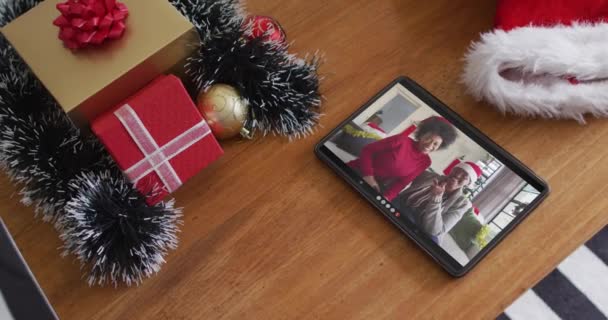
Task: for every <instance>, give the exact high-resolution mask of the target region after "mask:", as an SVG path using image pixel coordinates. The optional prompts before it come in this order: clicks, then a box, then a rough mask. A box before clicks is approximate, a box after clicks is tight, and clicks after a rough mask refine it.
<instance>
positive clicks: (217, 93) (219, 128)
mask: <svg viewBox="0 0 608 320" xmlns="http://www.w3.org/2000/svg"><path fill="white" fill-rule="evenodd" d="M197 105H198V109H199V111H200V112H201V114H202V115H203V117H204V118H205V120H207V123H209V127H211V131H212V132H213V134H214V135H215V137H216V138H218V139H229V138H233V137H236V136H237V135H239V134H241V135H242V136H243V137H246V138H248V137H250V133H249V132H248V131H247V130H246V129H245V128H244V127H243V125H244V123H245V120H247V113H248V112H249V107H248V105H247V103H246V102H245V101H243V99H242V98H241V96H240V95H239V93H238V91H237V90H236V89H235V88H233V87H231V86H229V85H226V84H216V85H213V86H211V88H209V90H207V92H201V93H200V94H199V96H198V99H197Z"/></svg>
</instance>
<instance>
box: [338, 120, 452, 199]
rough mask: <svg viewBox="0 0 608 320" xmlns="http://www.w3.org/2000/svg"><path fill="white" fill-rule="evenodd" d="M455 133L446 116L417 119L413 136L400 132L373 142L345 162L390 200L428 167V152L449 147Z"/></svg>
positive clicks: (429, 163)
mask: <svg viewBox="0 0 608 320" xmlns="http://www.w3.org/2000/svg"><path fill="white" fill-rule="evenodd" d="M456 136H457V133H456V129H454V127H453V126H452V125H451V124H450V123H449V122H448V121H447V120H446V119H444V118H441V117H431V118H428V119H426V120H424V121H422V122H421V123H420V125H419V126H418V129H417V130H416V132H415V134H414V139H412V138H410V137H409V136H408V135H406V134H403V133H402V134H397V135H394V136H392V137H388V138H386V139H382V140H380V141H377V142H373V143H371V144H369V145H367V146H365V147H364V148H363V150H362V151H361V155H360V156H359V158H358V159H357V160H354V161H352V162H350V163H349V164H348V165H349V166H350V167H351V168H353V169H355V170H356V171H358V172H359V173H360V174H361V176H362V177H363V180H365V182H367V183H368V184H369V185H370V186H371V187H372V188H374V189H376V190H377V191H378V192H380V193H382V194H383V195H384V197H385V198H386V199H388V200H389V201H392V200H393V199H394V198H395V197H397V195H398V194H399V192H401V191H402V190H403V189H404V188H405V187H406V186H407V185H408V184H410V183H411V182H412V181H413V180H414V179H416V177H418V176H419V175H420V174H421V173H422V172H424V171H425V170H426V169H428V168H429V167H430V165H431V158H430V157H429V153H431V152H434V151H436V150H440V149H445V148H447V147H449V146H450V145H451V144H452V143H454V141H455V140H456Z"/></svg>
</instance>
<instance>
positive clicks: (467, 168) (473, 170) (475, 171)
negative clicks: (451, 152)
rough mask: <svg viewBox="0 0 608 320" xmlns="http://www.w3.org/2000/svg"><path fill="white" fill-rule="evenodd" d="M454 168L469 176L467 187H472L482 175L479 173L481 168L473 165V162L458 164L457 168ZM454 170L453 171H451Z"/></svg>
mask: <svg viewBox="0 0 608 320" xmlns="http://www.w3.org/2000/svg"><path fill="white" fill-rule="evenodd" d="M454 168H458V169H462V170H463V171H464V172H466V173H467V175H468V176H469V179H470V180H471V181H470V182H469V185H473V184H474V183H475V182H476V181H477V179H479V177H481V174H482V173H483V172H482V171H481V168H480V167H479V166H478V165H477V164H475V163H473V162H469V161H467V162H461V163H459V164H458V165H457V166H455V167H454ZM452 170H454V169H452Z"/></svg>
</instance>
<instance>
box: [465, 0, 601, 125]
mask: <svg viewBox="0 0 608 320" xmlns="http://www.w3.org/2000/svg"><path fill="white" fill-rule="evenodd" d="M495 22H496V29H495V30H493V31H491V32H488V33H484V34H482V36H481V40H480V41H479V42H476V43H473V45H472V46H471V48H470V51H469V52H468V54H467V55H466V67H465V72H464V77H463V80H464V82H465V84H466V85H467V86H468V88H469V90H470V92H471V93H472V94H473V95H475V96H476V97H477V98H478V99H486V100H487V101H488V102H490V103H492V104H494V105H495V106H496V107H497V108H498V109H500V110H501V111H502V112H513V113H516V114H521V115H525V116H542V117H547V118H571V119H576V120H578V121H580V122H584V118H583V116H584V114H592V115H595V116H603V117H606V116H608V0H498V7H497V13H496V21H495Z"/></svg>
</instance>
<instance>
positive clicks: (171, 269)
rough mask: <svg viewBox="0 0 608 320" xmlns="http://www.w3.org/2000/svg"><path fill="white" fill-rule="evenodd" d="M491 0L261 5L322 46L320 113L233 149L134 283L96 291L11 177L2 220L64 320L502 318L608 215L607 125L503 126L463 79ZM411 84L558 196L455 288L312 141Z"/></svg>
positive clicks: (300, 48) (2, 185) (487, 22)
mask: <svg viewBox="0 0 608 320" xmlns="http://www.w3.org/2000/svg"><path fill="white" fill-rule="evenodd" d="M493 6H494V4H493V1H486V0H469V1H449V0H431V1H417V0H376V1H363V0H352V1H348V2H344V1H338V0H330V1H327V0H324V1H323V0H308V1H301V0H282V1H271V0H266V1H264V0H250V2H249V3H248V9H249V11H250V12H253V13H258V14H264V15H271V16H274V17H276V18H277V19H278V20H279V21H281V23H282V24H283V26H284V27H285V29H286V30H287V33H288V36H289V38H290V40H295V44H294V46H293V50H294V52H300V53H303V52H306V51H314V50H316V49H320V50H321V51H322V52H324V53H325V58H326V63H325V65H324V66H323V68H322V72H323V74H324V75H325V81H324V83H323V91H324V94H325V97H326V101H325V110H324V112H325V116H324V117H323V119H322V126H320V127H319V130H318V132H317V133H316V134H315V135H314V136H311V137H309V138H306V139H303V140H300V141H296V142H293V143H288V142H287V141H285V140H282V139H279V138H274V137H268V138H266V139H263V140H260V141H255V142H229V143H225V144H224V147H225V149H226V155H225V156H224V157H223V158H222V159H221V160H220V161H219V162H217V163H216V164H214V165H213V166H212V167H211V168H209V169H208V170H206V171H204V172H203V173H201V174H200V175H198V176H197V177H196V178H194V179H193V180H191V181H189V182H188V183H187V185H186V186H185V187H183V188H182V189H181V190H180V191H179V192H178V193H176V195H175V196H176V198H177V200H178V202H179V204H180V205H181V206H184V207H185V218H184V225H183V228H182V232H181V234H180V246H179V248H178V249H177V250H176V251H174V252H172V253H171V254H170V255H169V256H168V258H167V264H166V265H165V266H164V267H163V269H162V270H161V272H160V273H159V274H158V275H157V276H156V277H154V278H151V279H149V280H147V281H146V282H145V283H144V284H143V285H141V286H139V287H135V288H122V287H120V288H97V287H94V288H89V287H88V286H87V285H86V283H85V281H84V280H82V279H81V278H80V277H81V271H80V269H79V265H78V263H77V262H76V261H74V259H73V257H68V258H61V257H60V256H59V251H58V250H57V248H58V247H59V246H60V245H61V243H60V241H59V239H58V236H57V233H56V232H55V231H54V230H53V228H52V226H51V225H49V224H45V223H43V222H41V221H40V220H39V219H35V218H34V213H33V211H32V210H31V209H30V208H25V207H23V206H21V205H20V204H19V203H18V196H16V195H15V194H16V192H17V190H18V189H17V188H16V187H15V186H11V185H10V184H9V183H8V182H7V180H6V178H5V177H2V178H1V179H0V216H1V217H2V218H3V219H4V220H5V221H6V223H7V225H8V227H9V229H10V230H11V231H12V233H13V234H14V236H15V238H16V242H17V244H18V246H19V248H20V249H21V250H22V251H23V254H24V256H25V258H26V259H27V260H28V262H29V264H30V266H31V268H32V269H33V272H34V274H35V275H36V276H37V278H38V280H39V282H40V284H41V286H42V288H43V289H44V290H45V291H46V293H47V294H48V296H49V299H50V301H51V303H52V304H53V305H54V307H55V308H56V310H57V312H58V314H59V315H60V316H61V317H62V318H63V319H243V318H246V319H299V318H304V319H446V318H450V319H491V318H494V317H495V316H496V315H497V314H498V313H500V312H501V311H502V310H503V309H504V308H505V307H506V306H508V305H509V304H510V303H511V302H512V301H513V300H514V299H515V298H516V297H517V296H518V295H519V294H521V293H522V292H524V291H525V290H526V289H527V288H529V287H531V286H532V285H533V284H535V283H536V282H537V281H539V280H540V279H541V278H542V277H543V276H544V275H545V274H547V273H548V272H549V271H550V270H552V269H553V268H554V267H555V266H556V265H557V263H558V262H559V261H560V260H562V259H563V258H565V257H566V256H567V255H568V254H569V253H570V252H572V251H573V250H574V249H575V248H576V247H577V246H579V245H580V244H582V243H583V242H585V241H586V240H587V239H589V238H591V236H592V235H593V234H594V233H596V232H597V231H598V230H600V228H602V227H603V226H604V225H606V223H607V222H608V215H607V214H606V210H607V207H608V198H606V197H605V193H606V192H607V191H608V185H607V184H606V177H608V165H605V163H606V162H607V160H608V140H606V139H604V138H603V137H605V136H606V135H608V123H607V122H606V121H605V120H591V121H589V124H587V125H585V126H581V125H578V124H576V123H574V122H570V121H559V122H558V121H543V120H528V119H520V118H513V117H510V116H507V117H503V116H501V115H499V114H498V113H497V112H495V111H494V110H493V109H492V108H490V107H489V106H488V105H486V104H484V103H476V102H474V101H473V100H472V99H471V98H470V97H469V96H468V95H466V93H465V90H464V88H463V86H462V85H461V84H460V83H459V76H460V74H461V70H462V60H461V59H462V56H463V53H464V51H465V49H466V48H467V46H468V45H469V43H470V41H472V40H474V39H477V38H478V35H479V33H480V32H481V31H484V30H488V29H489V28H491V26H492V19H493V11H494V7H493ZM402 74H404V75H409V76H410V77H412V78H413V79H415V80H417V81H418V82H419V83H420V84H422V85H423V86H425V87H426V88H427V89H428V90H429V91H431V92H433V93H434V94H435V95H436V96H437V97H439V98H440V99H441V100H443V101H444V102H445V103H446V104H448V105H450V106H452V107H453V108H454V109H455V110H456V111H457V112H459V113H460V114H461V115H462V116H463V117H464V118H465V119H467V120H468V121H470V122H471V123H472V124H473V125H475V126H477V127H479V128H480V129H481V130H482V131H484V132H485V133H487V134H488V135H489V136H490V137H491V138H492V139H494V140H495V141H496V142H498V143H499V144H501V145H502V146H504V147H505V148H506V149H507V150H509V151H510V152H512V153H513V154H514V155H515V156H517V157H518V158H519V159H521V160H522V161H523V162H524V163H526V164H528V165H529V166H530V167H531V168H532V169H533V170H535V171H536V172H537V173H539V174H540V175H541V176H542V177H544V178H546V179H547V180H548V182H549V184H550V185H551V187H552V190H553V193H552V195H551V196H550V197H549V199H548V200H547V201H546V202H545V203H544V204H543V205H542V206H541V207H540V209H539V210H537V211H536V212H534V214H533V215H532V216H531V217H530V218H529V219H528V220H527V221H526V222H525V223H523V224H522V225H521V226H520V227H519V228H517V229H516V231H515V232H514V233H513V234H512V235H511V236H510V237H509V238H507V239H506V241H504V242H503V243H502V244H501V245H500V246H499V247H498V248H497V249H496V250H495V251H494V252H493V253H492V254H490V256H489V257H488V258H487V259H486V260H485V261H484V262H482V263H481V264H480V265H479V266H478V268H477V269H475V270H474V271H473V272H471V273H470V274H469V275H468V276H466V277H465V278H462V279H452V278H450V277H449V276H448V275H447V274H446V273H444V272H443V271H442V270H441V269H440V268H439V267H437V266H436V265H435V264H434V263H433V261H432V260H431V259H430V258H428V257H427V256H425V255H424V254H423V253H422V251H421V250H419V249H417V248H416V247H415V246H414V244H413V243H412V242H411V241H409V240H408V239H406V238H405V237H404V236H403V235H401V234H400V233H399V232H398V231H397V230H396V229H395V228H394V227H392V226H391V225H390V224H389V223H388V222H386V221H385V220H384V219H383V218H382V217H381V216H380V215H379V214H378V213H376V212H375V211H374V209H373V208H372V207H371V206H370V205H368V204H367V203H366V202H365V201H363V200H361V199H360V198H359V197H358V196H357V194H356V193H355V192H353V191H352V190H351V189H350V188H349V187H348V186H347V185H346V184H345V183H343V182H342V181H341V180H340V179H338V178H337V177H336V176H335V175H334V174H333V173H332V172H331V171H330V170H329V169H328V168H326V167H325V166H324V165H323V164H322V163H321V162H320V161H318V160H317V159H316V158H315V156H314V155H313V147H314V144H315V143H316V142H317V141H318V140H319V139H320V138H321V137H322V136H323V135H325V134H326V133H327V132H328V131H329V130H331V129H332V128H333V127H335V126H336V125H337V124H338V123H339V122H341V121H342V120H343V119H344V118H345V117H347V116H348V115H349V114H350V113H352V112H353V111H354V110H356V109H357V108H358V107H359V106H360V105H361V104H362V103H364V102H365V101H366V100H367V99H368V98H369V97H370V96H372V95H373V94H375V93H376V92H377V91H378V90H380V89H381V88H382V87H383V86H384V85H386V84H387V83H388V82H389V81H390V80H392V79H393V78H395V77H396V76H397V75H402Z"/></svg>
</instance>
